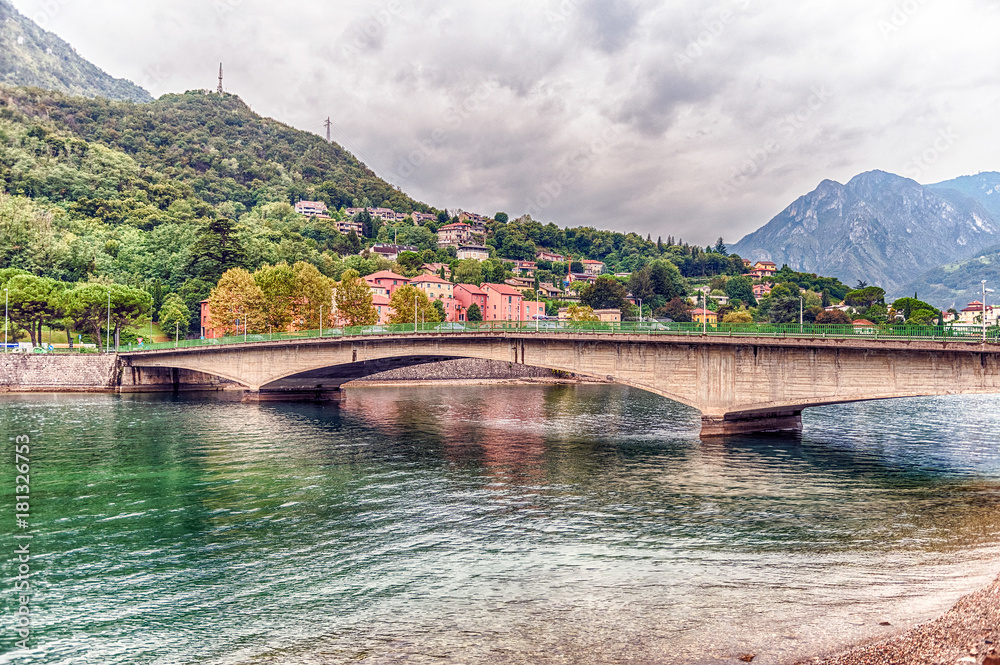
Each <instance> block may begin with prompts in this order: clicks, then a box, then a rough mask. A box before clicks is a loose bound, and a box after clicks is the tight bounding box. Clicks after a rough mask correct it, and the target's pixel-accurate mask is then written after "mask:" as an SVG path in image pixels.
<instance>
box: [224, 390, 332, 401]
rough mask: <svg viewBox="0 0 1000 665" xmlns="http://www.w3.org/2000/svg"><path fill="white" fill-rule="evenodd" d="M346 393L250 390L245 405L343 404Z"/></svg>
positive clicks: (244, 397)
mask: <svg viewBox="0 0 1000 665" xmlns="http://www.w3.org/2000/svg"><path fill="white" fill-rule="evenodd" d="M343 400H344V393H343V392H342V391H341V390H340V389H339V388H336V389H329V388H319V389H313V390H301V389H298V390H248V391H246V392H245V393H243V402H244V403H245V404H258V403H261V402H342V401H343Z"/></svg>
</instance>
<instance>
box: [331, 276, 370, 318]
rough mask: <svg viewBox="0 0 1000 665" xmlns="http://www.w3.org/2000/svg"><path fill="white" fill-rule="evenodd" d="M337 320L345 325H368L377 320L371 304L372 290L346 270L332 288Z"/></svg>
mask: <svg viewBox="0 0 1000 665" xmlns="http://www.w3.org/2000/svg"><path fill="white" fill-rule="evenodd" d="M334 298H335V299H336V303H337V312H336V316H337V321H336V323H341V324H342V325H345V326H370V325H373V324H375V323H377V322H378V311H377V310H376V309H375V305H374V304H372V290H371V289H370V288H369V287H368V284H366V283H365V281H364V280H363V279H361V277H360V276H359V275H358V271H357V270H347V271H345V272H344V274H343V275H342V276H341V278H340V283H339V284H337V286H336V287H335V289H334Z"/></svg>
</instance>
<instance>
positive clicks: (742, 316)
mask: <svg viewBox="0 0 1000 665" xmlns="http://www.w3.org/2000/svg"><path fill="white" fill-rule="evenodd" d="M722 322H723V323H753V315H752V314H750V312H748V311H746V310H745V309H744V310H739V311H736V312H729V313H728V314H726V315H725V316H723V317H722Z"/></svg>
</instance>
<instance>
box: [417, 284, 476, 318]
mask: <svg viewBox="0 0 1000 665" xmlns="http://www.w3.org/2000/svg"><path fill="white" fill-rule="evenodd" d="M410 284H412V285H413V286H415V287H417V288H418V289H420V290H421V291H423V292H424V293H426V294H427V299H428V300H430V301H431V303H432V304H433V303H434V301H435V300H437V301H440V302H441V304H442V305H444V313H445V319H444V320H445V321H461V320H464V317H463V316H462V314H463V312H464V310H463V308H462V301H460V300H459V299H457V298H456V297H455V285H454V284H452V283H451V282H449V281H448V280H446V279H441V278H440V277H438V276H437V275H433V274H430V275H420V276H419V277H414V278H413V279H411V280H410Z"/></svg>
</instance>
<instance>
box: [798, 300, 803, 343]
mask: <svg viewBox="0 0 1000 665" xmlns="http://www.w3.org/2000/svg"><path fill="white" fill-rule="evenodd" d="M802 311H803V310H802V294H799V334H801V333H802Z"/></svg>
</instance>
